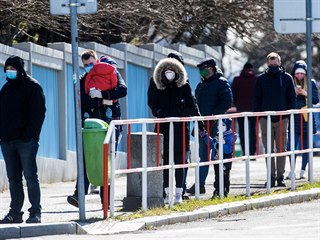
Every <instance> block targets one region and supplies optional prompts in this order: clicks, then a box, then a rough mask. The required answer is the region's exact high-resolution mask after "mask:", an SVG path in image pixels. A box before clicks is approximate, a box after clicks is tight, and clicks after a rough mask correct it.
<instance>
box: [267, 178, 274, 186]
mask: <svg viewBox="0 0 320 240" xmlns="http://www.w3.org/2000/svg"><path fill="white" fill-rule="evenodd" d="M264 186H265V187H267V182H265V183H264ZM275 186H276V180H275V179H274V178H271V187H275Z"/></svg>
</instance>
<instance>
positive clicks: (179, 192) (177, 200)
mask: <svg viewBox="0 0 320 240" xmlns="http://www.w3.org/2000/svg"><path fill="white" fill-rule="evenodd" d="M180 203H182V188H176V194H175V195H174V202H173V204H180Z"/></svg>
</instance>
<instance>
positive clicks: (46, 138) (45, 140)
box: [32, 65, 59, 159]
mask: <svg viewBox="0 0 320 240" xmlns="http://www.w3.org/2000/svg"><path fill="white" fill-rule="evenodd" d="M32 70H33V71H32V73H33V74H32V76H33V77H34V78H35V79H37V80H38V81H39V83H40V84H41V86H42V88H43V91H44V94H45V97H46V108H47V111H46V118H45V121H44V123H43V126H42V131H41V135H40V147H39V156H43V157H49V158H57V159H59V131H58V130H59V118H58V114H59V113H58V78H57V71H56V70H52V69H49V68H44V67H40V66H37V65H33V66H32Z"/></svg>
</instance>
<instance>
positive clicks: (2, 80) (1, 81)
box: [0, 66, 6, 160]
mask: <svg viewBox="0 0 320 240" xmlns="http://www.w3.org/2000/svg"><path fill="white" fill-rule="evenodd" d="M3 69H4V67H2V66H0V88H2V86H3V85H4V84H5V82H6V75H5V73H4V72H3ZM0 160H3V155H2V151H0Z"/></svg>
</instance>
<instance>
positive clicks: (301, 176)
mask: <svg viewBox="0 0 320 240" xmlns="http://www.w3.org/2000/svg"><path fill="white" fill-rule="evenodd" d="M304 174H305V170H301V171H300V179H305V178H306V177H305V176H304Z"/></svg>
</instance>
